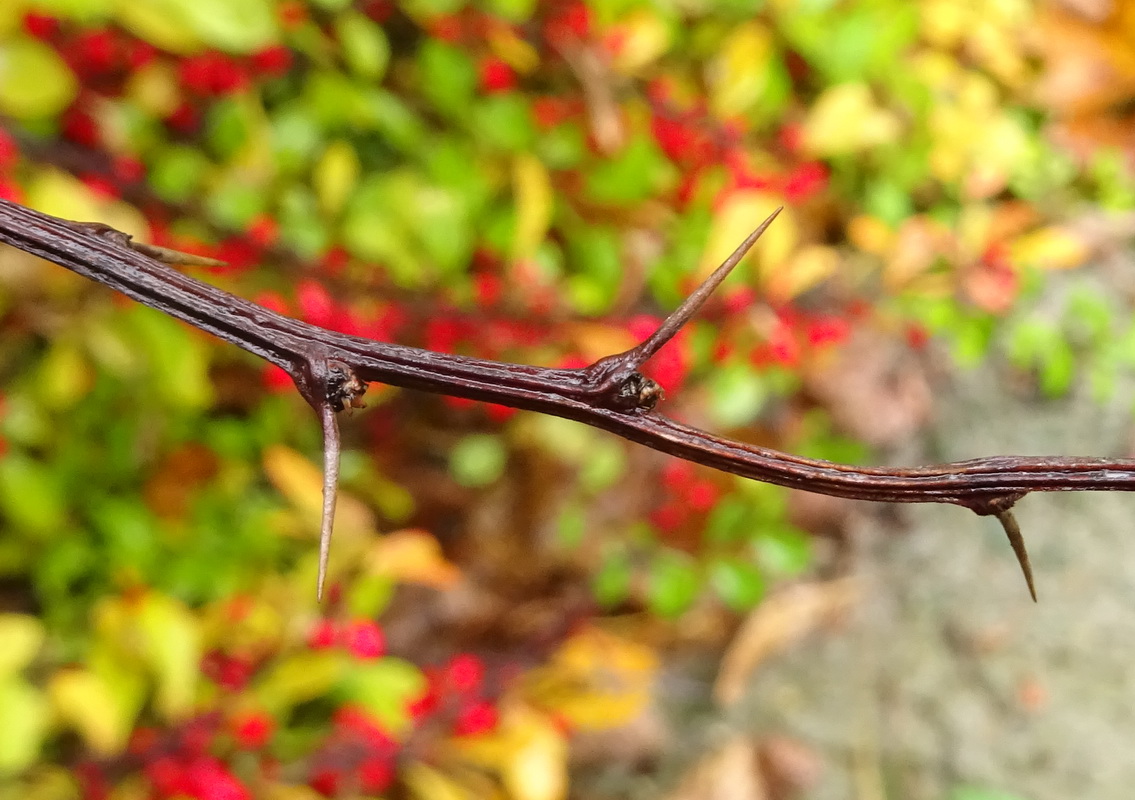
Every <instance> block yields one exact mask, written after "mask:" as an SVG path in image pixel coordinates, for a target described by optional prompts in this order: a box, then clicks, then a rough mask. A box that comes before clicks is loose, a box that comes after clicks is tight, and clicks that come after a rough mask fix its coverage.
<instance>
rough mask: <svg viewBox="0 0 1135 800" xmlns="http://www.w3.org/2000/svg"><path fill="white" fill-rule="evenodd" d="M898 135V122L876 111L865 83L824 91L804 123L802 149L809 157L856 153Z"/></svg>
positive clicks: (887, 114) (877, 109) (893, 116)
mask: <svg viewBox="0 0 1135 800" xmlns="http://www.w3.org/2000/svg"><path fill="white" fill-rule="evenodd" d="M901 132H902V126H901V124H900V123H899V119H898V117H897V116H895V115H894V113H892V112H891V111H888V110H886V109H883V108H880V107H879V106H878V105H877V104H876V103H875V99H874V98H873V97H872V96H871V90H870V89H869V88H868V86H867V84H865V83H842V84H839V85H836V86H832V87H830V88H829V89H826V90H825V91H824V93H823V94H821V95H820V97H819V99H818V100H816V102H815V103H813V104H812V108H811V110H810V111H809V112H808V118H807V119H806V120H805V121H804V130H803V134H804V140H803V141H804V147H805V149H806V150H807V151H808V152H809V153H810V154H811V155H813V156H834V155H846V154H848V153H856V152H859V151H862V150H866V149H868V148H871V147H876V146H878V145H882V144H890V143H891V142H894V141H895V140H896V139H898V137H899V134H900V133H901Z"/></svg>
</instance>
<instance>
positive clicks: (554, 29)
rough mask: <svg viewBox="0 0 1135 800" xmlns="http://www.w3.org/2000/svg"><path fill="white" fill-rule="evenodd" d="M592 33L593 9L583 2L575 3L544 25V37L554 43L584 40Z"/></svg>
mask: <svg viewBox="0 0 1135 800" xmlns="http://www.w3.org/2000/svg"><path fill="white" fill-rule="evenodd" d="M590 32H591V9H590V8H588V6H587V4H586V3H583V2H573V3H572V4H571V5H569V6H568V7H567V8H565V9H563V10H562V11H560V12H559V13H558V14H556V15H555V16H553V17H551V18H550V19H548V21H547V22H545V23H544V37H545V38H546V39H547V40H548V41H549V42H552V43H563V42H565V41H567V40H571V39H582V38H584V37H586V36H587V35H588V34H589V33H590Z"/></svg>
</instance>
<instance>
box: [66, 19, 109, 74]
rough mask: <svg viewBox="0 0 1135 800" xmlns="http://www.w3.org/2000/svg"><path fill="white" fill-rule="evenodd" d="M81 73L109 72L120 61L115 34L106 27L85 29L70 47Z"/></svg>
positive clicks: (73, 61)
mask: <svg viewBox="0 0 1135 800" xmlns="http://www.w3.org/2000/svg"><path fill="white" fill-rule="evenodd" d="M68 55H69V57H70V60H71V62H72V63H73V64H75V65H76V66H77V67H78V68H79V72H80V73H81V74H86V75H89V74H90V73H103V72H109V71H110V70H112V69H113V68H114V66H115V64H116V63H117V61H118V48H117V46H116V43H115V38H114V34H113V33H112V32H110V31H108V30H106V29H102V30H87V31H83V32H82V33H81V34H79V36H78V37H77V38H76V39H75V41H74V42H73V43H72V44H71V47H70V48H68Z"/></svg>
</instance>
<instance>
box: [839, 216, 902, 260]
mask: <svg viewBox="0 0 1135 800" xmlns="http://www.w3.org/2000/svg"><path fill="white" fill-rule="evenodd" d="M847 238H848V241H850V242H851V243H852V244H853V245H855V246H856V247H858V248H859V249H860V250H862V251H863V252H864V253H870V254H871V255H875V256H882V255H886V253H887V252H888V251H889V250H890V249H891V248H892V247H894V244H895V232H894V230H892V229H891V227H890V226H889V225H887V223H885V222H883V220H881V219H879V218H878V217H872V216H868V215H866V214H859V215H857V216H855V217H852V218H851V220H850V221H849V222H848V223H847Z"/></svg>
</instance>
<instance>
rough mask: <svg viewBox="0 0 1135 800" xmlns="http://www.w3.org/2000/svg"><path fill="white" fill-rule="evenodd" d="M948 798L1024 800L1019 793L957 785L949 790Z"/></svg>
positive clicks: (960, 799) (954, 799) (957, 799)
mask: <svg viewBox="0 0 1135 800" xmlns="http://www.w3.org/2000/svg"><path fill="white" fill-rule="evenodd" d="M950 800H1024V798H1022V797H1021V796H1020V795H1019V794H1012V793H1010V792H999V791H996V790H994V789H986V788H984V787H980V786H958V787H956V788H955V789H954V790H953V791H952V792H950Z"/></svg>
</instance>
